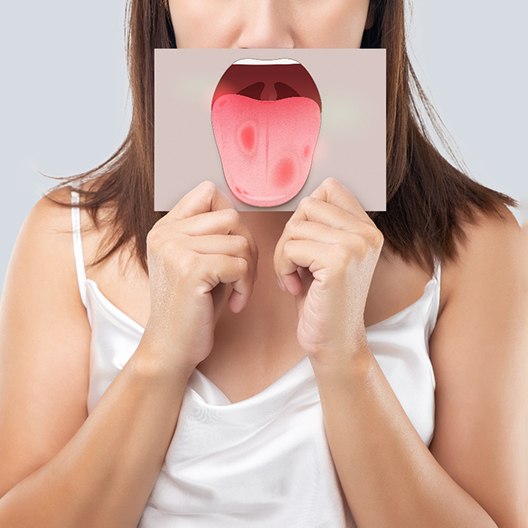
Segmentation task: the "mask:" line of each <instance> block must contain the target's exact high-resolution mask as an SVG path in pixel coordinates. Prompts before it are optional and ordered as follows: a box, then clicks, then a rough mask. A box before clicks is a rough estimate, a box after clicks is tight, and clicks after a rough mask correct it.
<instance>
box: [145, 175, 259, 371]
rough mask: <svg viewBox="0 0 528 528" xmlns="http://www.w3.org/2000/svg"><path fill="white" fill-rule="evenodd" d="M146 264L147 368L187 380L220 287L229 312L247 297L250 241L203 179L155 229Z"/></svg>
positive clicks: (200, 356)
mask: <svg viewBox="0 0 528 528" xmlns="http://www.w3.org/2000/svg"><path fill="white" fill-rule="evenodd" d="M147 259H148V270H149V273H148V275H149V287H150V304H151V311H150V316H149V319H148V322H147V325H146V327H145V333H144V335H143V339H144V340H146V341H147V342H148V343H149V345H150V346H148V347H146V349H147V351H148V356H149V357H148V361H149V365H152V363H150V362H151V361H154V363H155V368H156V369H157V368H158V367H159V368H160V369H161V370H163V371H164V372H166V371H167V370H168V371H169V372H171V373H172V372H175V373H181V372H182V371H183V372H185V373H186V374H187V375H190V374H191V373H192V370H193V369H194V368H195V367H196V365H198V363H200V362H201V361H203V360H204V359H205V358H206V357H207V356H208V355H209V353H210V352H211V350H212V347H213V343H214V329H215V325H216V322H217V320H218V316H219V314H220V311H221V308H222V305H223V303H224V301H225V297H226V285H227V284H230V283H232V285H233V291H232V293H231V295H230V297H229V301H228V302H229V305H230V307H231V310H232V311H233V312H235V313H238V312H239V311H240V310H241V309H242V308H243V307H244V306H245V304H246V303H247V301H248V299H249V297H250V296H251V293H252V291H253V284H254V281H255V279H256V274H257V260H258V249H257V246H256V244H255V240H254V239H253V237H252V235H251V233H250V232H249V230H248V229H247V227H246V226H244V225H243V224H242V222H241V219H240V215H239V213H238V211H237V210H236V209H234V207H233V203H232V202H231V201H230V200H229V198H228V197H227V196H226V195H225V194H224V193H223V192H222V191H220V190H219V189H218V188H217V187H216V185H215V184H214V183H212V182H211V181H209V180H206V181H203V182H201V183H200V184H199V185H197V186H196V187H195V188H193V189H192V190H191V191H190V192H189V193H187V194H186V195H185V196H184V197H183V198H181V199H180V201H179V202H178V203H177V204H176V205H175V206H174V207H173V208H172V209H171V210H170V211H169V212H168V213H167V214H166V215H165V216H164V217H162V218H161V219H160V220H158V221H157V222H156V223H155V224H154V226H153V227H152V229H151V230H150V231H149V233H148V235H147Z"/></svg>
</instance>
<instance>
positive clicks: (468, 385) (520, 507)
mask: <svg viewBox="0 0 528 528" xmlns="http://www.w3.org/2000/svg"><path fill="white" fill-rule="evenodd" d="M505 209H506V208H505ZM505 214H506V215H507V217H508V220H507V221H506V222H501V221H499V220H497V219H483V220H482V222H481V225H480V226H472V227H470V228H468V244H467V246H466V247H465V248H464V249H461V260H460V264H458V265H457V268H453V269H452V270H451V271H449V272H448V271H446V270H447V269H448V267H447V266H444V271H445V273H444V274H443V279H444V280H445V282H449V283H450V284H451V288H450V291H449V292H447V295H446V303H445V306H444V309H443V311H442V313H441V315H440V317H439V319H438V323H437V326H436V328H435V331H434V333H433V336H432V338H431V341H430V347H431V348H430V354H431V359H432V361H433V365H434V370H435V374H436V380H437V387H436V426H435V435H434V439H433V441H432V443H431V445H430V450H429V449H427V446H425V444H424V443H423V441H422V440H421V438H420V436H419V435H418V433H417V431H416V430H415V429H414V427H413V426H412V424H411V422H410V421H409V419H408V417H407V415H406V414H405V412H404V410H403V408H402V407H401V405H400V403H399V401H398V400H397V398H396V396H395V394H394V392H393V391H392V389H391V387H390V385H389V383H388V381H387V379H386V378H385V376H384V375H383V372H382V371H381V369H380V367H379V365H378V364H377V362H376V360H375V358H374V356H373V355H372V354H371V352H370V350H368V348H367V350H365V351H364V353H362V354H361V353H360V354H357V356H356V357H357V358H358V359H357V361H355V363H354V364H352V363H351V364H350V365H349V368H348V369H345V370H341V371H337V370H327V371H324V372H322V371H319V372H316V376H317V380H318V385H319V391H320V395H321V403H322V407H323V413H324V420H325V428H326V432H327V438H328V442H329V446H330V449H331V452H332V456H333V459H334V462H335V465H336V469H337V472H338V476H339V478H340V481H341V484H342V486H343V491H344V493H345V496H346V498H347V501H348V503H349V506H350V509H351V511H352V513H353V515H354V517H355V519H356V522H357V524H358V526H359V527H360V528H369V527H372V528H383V527H387V528H388V527H390V528H397V527H402V528H411V527H417V528H418V527H420V528H421V527H424V526H426V527H427V528H436V527H438V528H448V527H453V528H459V527H466V526H468V527H472V528H487V527H490V528H491V527H497V526H498V527H500V528H526V518H527V517H526V509H525V507H526V482H525V480H524V479H525V474H526V459H525V452H526V442H527V439H526V433H525V420H526V409H525V404H526V395H525V391H526V385H527V379H528V376H527V351H528V336H527V330H528V321H527V319H528V279H527V271H528V268H527V263H526V260H525V258H526V254H525V253H523V251H522V237H521V234H520V228H519V226H518V224H517V221H516V220H515V218H514V217H513V215H512V214H511V213H510V212H509V211H508V210H505ZM448 273H450V274H451V275H452V277H449V279H448V275H447V274H448ZM443 292H444V290H443Z"/></svg>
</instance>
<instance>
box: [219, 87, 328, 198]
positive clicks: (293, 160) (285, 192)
mask: <svg viewBox="0 0 528 528" xmlns="http://www.w3.org/2000/svg"><path fill="white" fill-rule="evenodd" d="M320 123H321V111H320V108H319V105H318V104H317V103H316V102H315V101H313V100H312V99H309V98H308V97H287V98H285V99H279V100H277V101H268V100H264V101H259V100H257V99H252V98H251V97H246V96H244V95H238V94H226V95H222V96H220V97H219V98H218V99H217V100H216V101H215V102H214V104H213V109H212V124H213V132H214V136H215V140H216V144H217V146H218V150H219V151H220V157H221V159H222V166H223V169H224V176H225V179H226V181H227V184H228V185H229V188H230V189H231V191H232V192H233V194H234V195H235V196H236V197H237V198H238V199H239V200H241V201H242V202H245V203H247V204H250V205H256V206H268V207H270V206H274V205H280V204H283V203H285V202H287V201H289V200H291V199H292V198H293V197H294V196H295V195H296V194H297V193H298V192H299V191H300V190H301V188H302V187H303V185H304V183H305V182H306V179H307V177H308V173H309V172H310V166H311V163H312V155H313V151H314V148H315V143H316V141H317V136H318V134H319V126H320Z"/></svg>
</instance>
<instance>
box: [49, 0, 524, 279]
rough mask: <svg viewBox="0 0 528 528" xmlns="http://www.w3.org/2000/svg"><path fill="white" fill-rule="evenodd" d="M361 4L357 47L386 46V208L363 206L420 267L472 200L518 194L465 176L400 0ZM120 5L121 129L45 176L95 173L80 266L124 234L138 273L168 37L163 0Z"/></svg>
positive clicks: (450, 236)
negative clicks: (125, 94)
mask: <svg viewBox="0 0 528 528" xmlns="http://www.w3.org/2000/svg"><path fill="white" fill-rule="evenodd" d="M369 9H371V10H373V12H372V13H371V14H373V16H374V22H373V24H372V26H371V27H370V28H369V29H368V30H365V32H364V35H363V39H362V43H361V47H362V48H385V49H386V53H387V210H386V211H382V212H380V211H369V212H367V214H368V215H369V216H370V218H372V220H373V221H374V222H375V223H376V225H377V227H378V228H379V229H380V230H381V231H382V233H383V235H384V239H385V242H384V244H385V245H390V247H391V248H392V250H393V251H394V252H396V253H398V254H399V255H400V256H401V257H402V258H403V259H404V260H409V259H412V260H414V261H416V262H417V263H418V265H420V266H421V267H423V268H424V269H431V267H432V261H433V256H435V255H436V256H438V257H439V258H441V259H442V258H451V259H456V257H457V250H456V244H455V242H456V238H458V237H460V238H462V239H465V235H464V232H463V228H462V222H463V220H467V221H469V222H471V223H474V222H475V221H476V216H475V212H476V211H479V210H480V212H485V213H492V214H496V215H498V216H499V217H501V218H503V216H502V214H501V209H502V210H503V211H504V204H507V205H510V206H513V207H518V202H517V201H516V200H515V199H513V198H511V197H510V196H507V195H505V194H502V193H500V192H498V191H495V190H492V189H490V188H488V187H485V186H484V185H481V184H479V183H478V182H476V181H474V180H473V179H471V178H470V177H469V176H468V175H467V171H466V173H465V172H464V171H463V169H462V165H461V163H460V162H459V161H458V159H457V157H456V156H455V155H454V153H453V150H452V149H451V148H450V146H449V143H448V140H447V139H446V136H445V135H444V134H443V132H442V127H443V124H442V122H441V120H440V118H439V117H438V115H437V114H436V112H435V111H434V108H433V107H432V105H431V104H430V102H429V100H428V99H427V97H426V95H425V93H424V91H423V89H422V87H421V86H420V83H419V82H418V79H417V77H416V74H415V72H414V69H413V67H412V65H411V63H410V60H409V57H408V54H407V49H406V39H405V20H404V0H391V1H389V0H370V7H369ZM126 14H127V20H128V27H127V49H126V58H127V64H128V70H129V77H130V85H131V91H132V101H133V109H132V120H131V125H130V129H129V132H128V134H127V137H126V138H125V140H124V141H123V143H122V144H121V146H120V147H119V148H118V150H117V151H116V152H115V153H114V154H113V155H112V156H111V158H110V159H108V160H107V161H105V162H104V163H102V164H101V165H99V166H97V167H95V168H93V169H91V170H89V171H87V172H84V173H81V174H77V175H74V176H69V177H65V178H61V177H55V179H61V180H66V181H65V182H63V183H60V184H58V185H57V186H56V187H63V186H66V185H74V186H75V187H77V186H78V182H79V180H83V179H96V180H97V181H96V182H95V185H94V186H93V189H81V188H79V194H80V197H81V200H80V201H81V203H80V206H81V207H83V208H86V209H87V210H88V211H89V214H90V216H91V218H92V220H93V222H94V224H95V226H96V228H97V227H98V226H99V223H98V218H97V211H98V209H99V208H100V207H101V206H106V204H112V205H115V207H113V208H112V216H111V221H112V225H113V226H114V229H113V230H112V231H111V232H110V235H111V236H110V237H108V238H109V240H105V242H106V243H107V246H108V247H109V249H108V250H107V251H106V253H105V254H104V255H103V256H101V257H99V258H98V259H95V260H94V262H92V263H90V264H89V266H95V265H97V264H99V263H100V262H102V261H104V260H105V259H106V258H108V257H109V256H110V255H111V254H112V253H113V252H114V251H116V250H117V249H118V248H120V247H121V246H122V245H124V244H125V243H127V242H128V241H129V240H134V242H135V245H134V252H135V254H136V256H137V258H138V259H139V261H140V263H141V265H142V267H143V269H144V270H145V272H146V273H147V274H148V267H147V255H146V252H147V251H146V250H147V248H146V236H147V233H148V232H149V231H150V229H151V228H152V226H153V225H154V223H155V222H156V221H157V220H158V219H160V218H161V217H162V216H164V215H165V214H166V213H164V212H155V211H154V210H153V203H154V193H153V187H154V185H153V184H154V160H153V150H154V141H153V138H154V124H153V116H154V48H175V47H177V45H176V38H175V35H174V30H173V27H172V22H171V18H170V13H169V11H168V8H167V6H166V3H165V1H164V0H129V2H128V3H127V13H126ZM416 94H417V95H418V97H419V99H418V98H417V97H416ZM420 100H421V102H422V103H423V105H424V107H425V109H426V111H427V115H428V117H429V119H430V120H431V123H432V124H433V126H434V129H435V131H436V133H437V134H438V136H439V138H440V139H441V141H442V143H443V145H444V146H445V147H446V149H447V151H448V152H449V154H450V156H451V157H452V158H453V161H454V162H455V163H456V165H457V166H458V168H455V167H454V166H452V165H451V164H450V163H449V162H448V161H447V160H446V159H445V158H444V157H442V156H441V155H440V153H439V152H438V150H437V149H436V147H435V146H434V144H433V142H432V140H431V138H430V136H429V135H428V132H427V130H426V127H425V124H424V121H423V118H422V116H421V115H420V113H419V110H418V108H417V102H418V101H420ZM441 125H442V126H441ZM45 176H46V175H45ZM88 177H89V178H88ZM52 178H54V177H52ZM51 190H53V189H50V191H51ZM50 191H48V192H50ZM47 197H48V198H49V199H50V200H52V201H53V202H55V203H57V204H59V205H63V206H68V207H70V206H71V203H70V202H68V203H62V202H60V201H57V200H55V199H53V198H51V197H50V196H47Z"/></svg>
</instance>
